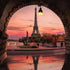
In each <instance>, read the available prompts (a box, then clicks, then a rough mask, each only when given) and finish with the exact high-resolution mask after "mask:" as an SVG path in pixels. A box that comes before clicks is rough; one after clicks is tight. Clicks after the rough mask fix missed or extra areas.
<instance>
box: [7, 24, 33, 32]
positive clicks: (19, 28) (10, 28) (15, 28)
mask: <svg viewBox="0 0 70 70" xmlns="http://www.w3.org/2000/svg"><path fill="white" fill-rule="evenodd" d="M30 27H33V26H32V25H27V26H24V27H14V26H9V27H7V29H8V30H17V31H24V30H26V29H27V28H30Z"/></svg>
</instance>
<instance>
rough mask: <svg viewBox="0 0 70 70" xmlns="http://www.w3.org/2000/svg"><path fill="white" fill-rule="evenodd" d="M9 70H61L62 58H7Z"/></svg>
mask: <svg viewBox="0 0 70 70" xmlns="http://www.w3.org/2000/svg"><path fill="white" fill-rule="evenodd" d="M8 61H9V62H8V67H9V70H51V69H52V70H61V69H62V66H63V64H64V56H8Z"/></svg>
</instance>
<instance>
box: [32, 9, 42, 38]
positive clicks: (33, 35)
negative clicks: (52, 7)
mask: <svg viewBox="0 0 70 70" xmlns="http://www.w3.org/2000/svg"><path fill="white" fill-rule="evenodd" d="M31 36H32V37H39V36H41V35H40V33H39V30H38V25H37V8H35V21H34V27H33V33H32V35H31Z"/></svg>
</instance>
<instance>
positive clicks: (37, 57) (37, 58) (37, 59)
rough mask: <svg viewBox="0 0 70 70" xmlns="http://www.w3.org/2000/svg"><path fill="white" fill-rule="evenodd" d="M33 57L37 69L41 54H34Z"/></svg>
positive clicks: (35, 69)
mask: <svg viewBox="0 0 70 70" xmlns="http://www.w3.org/2000/svg"><path fill="white" fill-rule="evenodd" d="M32 57H33V63H34V70H37V66H38V61H39V56H32Z"/></svg>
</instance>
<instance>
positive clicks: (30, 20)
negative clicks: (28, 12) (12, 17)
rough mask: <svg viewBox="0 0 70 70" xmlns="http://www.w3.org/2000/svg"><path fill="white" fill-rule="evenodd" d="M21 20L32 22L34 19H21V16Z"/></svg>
mask: <svg viewBox="0 0 70 70" xmlns="http://www.w3.org/2000/svg"><path fill="white" fill-rule="evenodd" d="M21 21H27V22H34V20H32V19H28V20H27V19H22V18H21Z"/></svg>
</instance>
